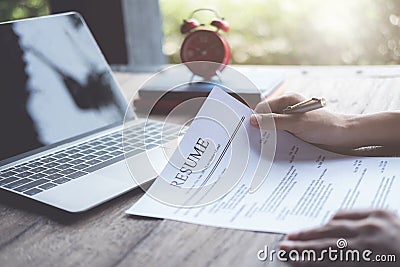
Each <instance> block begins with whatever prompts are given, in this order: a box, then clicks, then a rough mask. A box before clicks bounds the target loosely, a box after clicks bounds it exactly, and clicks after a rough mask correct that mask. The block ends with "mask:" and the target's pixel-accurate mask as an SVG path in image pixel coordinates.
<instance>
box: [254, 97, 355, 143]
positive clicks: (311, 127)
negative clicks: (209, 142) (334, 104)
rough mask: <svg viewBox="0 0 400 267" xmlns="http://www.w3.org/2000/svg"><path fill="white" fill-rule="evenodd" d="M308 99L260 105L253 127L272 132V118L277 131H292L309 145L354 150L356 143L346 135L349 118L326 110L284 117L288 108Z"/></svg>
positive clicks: (256, 110) (278, 101)
mask: <svg viewBox="0 0 400 267" xmlns="http://www.w3.org/2000/svg"><path fill="white" fill-rule="evenodd" d="M305 99H306V98H305V97H304V96H302V95H299V94H295V93H291V94H287V95H283V96H281V97H279V98H275V99H271V100H269V101H266V100H265V101H262V102H260V103H259V104H258V105H257V106H256V108H255V110H254V111H255V113H256V114H253V115H252V117H251V120H250V122H251V124H252V125H254V126H256V127H259V128H261V129H264V130H272V129H274V126H273V125H272V123H271V122H272V120H271V117H272V118H273V120H274V122H275V127H276V129H277V130H285V131H288V132H290V133H292V134H294V135H295V136H297V137H299V138H301V139H303V140H304V141H306V142H309V143H314V144H319V145H326V146H335V147H344V148H350V147H353V142H352V140H349V138H348V137H349V135H348V134H346V129H347V127H348V118H349V115H344V114H337V113H333V112H330V111H328V110H326V109H318V110H313V111H309V112H306V113H293V114H280V112H281V111H282V110H283V109H284V108H286V107H287V106H290V105H294V104H297V103H299V102H301V101H304V100H305Z"/></svg>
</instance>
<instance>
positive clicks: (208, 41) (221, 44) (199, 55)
mask: <svg viewBox="0 0 400 267" xmlns="http://www.w3.org/2000/svg"><path fill="white" fill-rule="evenodd" d="M230 56H231V53H230V48H229V45H228V42H227V41H226V40H225V39H224V38H223V37H222V36H221V35H219V34H218V33H217V32H213V31H208V30H198V31H194V32H192V33H190V34H189V35H188V36H187V37H186V38H185V40H184V42H183V44H182V47H181V59H182V62H184V63H186V62H193V61H211V62H216V63H220V64H204V66H203V67H202V66H201V64H190V65H188V67H189V69H190V70H191V71H192V72H193V73H194V74H196V75H200V76H202V77H205V78H210V77H212V76H214V75H215V73H216V71H218V70H222V69H223V68H224V67H225V65H226V64H228V62H229V60H230Z"/></svg>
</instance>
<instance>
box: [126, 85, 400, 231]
mask: <svg viewBox="0 0 400 267" xmlns="http://www.w3.org/2000/svg"><path fill="white" fill-rule="evenodd" d="M252 113H253V112H252V110H251V109H249V108H248V107H247V106H245V105H244V104H242V103H241V102H239V101H238V100H236V99H234V98H233V97H231V96H230V95H228V94H227V93H225V92H223V91H222V90H221V89H219V88H217V87H216V88H214V89H213V90H212V91H211V93H210V95H209V96H208V98H207V99H206V101H205V102H204V104H203V106H202V108H201V109H200V111H199V113H198V114H197V116H196V118H195V119H194V120H193V122H192V124H191V126H190V128H189V130H188V131H187V133H186V134H185V136H184V137H183V139H182V140H181V141H180V143H179V146H178V148H177V150H176V151H175V152H174V154H173V155H172V156H171V159H170V161H169V162H168V163H167V164H166V166H165V168H164V169H163V171H162V172H161V173H160V175H159V177H157V179H156V180H155V181H154V183H153V185H152V186H151V187H150V188H149V189H148V191H147V192H146V194H145V195H144V196H143V197H142V198H141V199H139V200H138V201H137V202H136V203H135V204H134V205H133V206H132V207H131V208H130V209H129V210H128V211H127V213H128V214H133V215H139V216H149V217H156V218H166V219H171V220H177V221H183V222H189V223H197V224H204V225H210V226H217V227H225V228H234V229H242V230H254V231H265V232H277V233H288V232H293V231H298V230H300V229H305V228H310V227H315V226H318V225H321V224H324V223H326V222H327V221H328V220H329V219H330V218H331V217H332V216H333V215H334V214H335V212H336V211H338V210H340V209H358V208H384V209H388V210H391V211H394V212H396V213H398V211H399V208H400V201H398V197H397V195H398V194H399V192H400V181H399V172H400V171H399V170H400V159H398V158H378V157H351V156H344V155H339V154H335V153H332V152H329V151H325V150H322V149H319V148H318V147H315V146H313V145H311V144H308V143H306V142H304V141H302V140H300V139H298V138H296V137H294V136H292V135H291V134H289V133H287V132H283V131H260V130H259V129H257V128H255V127H253V126H251V125H250V116H251V114H252Z"/></svg>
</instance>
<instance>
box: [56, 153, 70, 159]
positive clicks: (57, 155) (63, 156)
mask: <svg viewBox="0 0 400 267" xmlns="http://www.w3.org/2000/svg"><path fill="white" fill-rule="evenodd" d="M53 157H54V158H57V159H62V158H65V157H68V154H65V153H57V154H54V155H53Z"/></svg>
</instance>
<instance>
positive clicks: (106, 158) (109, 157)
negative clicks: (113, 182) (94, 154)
mask: <svg viewBox="0 0 400 267" xmlns="http://www.w3.org/2000/svg"><path fill="white" fill-rule="evenodd" d="M111 158H112V156H111V155H104V156H101V157H99V158H98V159H100V160H103V161H105V160H108V159H111Z"/></svg>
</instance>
